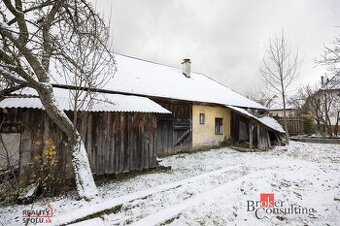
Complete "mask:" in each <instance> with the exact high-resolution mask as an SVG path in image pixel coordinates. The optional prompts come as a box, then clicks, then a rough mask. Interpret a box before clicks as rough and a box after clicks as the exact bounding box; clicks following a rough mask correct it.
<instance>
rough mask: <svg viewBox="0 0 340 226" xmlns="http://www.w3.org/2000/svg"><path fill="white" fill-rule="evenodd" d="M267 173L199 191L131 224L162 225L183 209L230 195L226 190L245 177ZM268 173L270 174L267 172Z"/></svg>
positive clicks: (138, 225) (135, 225)
mask: <svg viewBox="0 0 340 226" xmlns="http://www.w3.org/2000/svg"><path fill="white" fill-rule="evenodd" d="M264 174H266V173H263V172H256V173H249V174H247V175H245V176H242V177H239V178H237V179H235V180H233V181H229V182H227V183H224V184H222V185H219V186H217V187H215V188H213V189H209V190H207V191H205V192H202V193H199V194H197V195H195V196H194V197H192V198H188V199H185V200H184V201H182V202H180V203H178V204H176V205H173V206H170V207H168V208H165V209H163V210H161V211H159V212H157V213H155V214H151V215H148V216H146V217H144V218H142V219H140V220H138V221H136V222H133V223H132V224H129V225H130V226H145V225H148V226H153V225H161V224H162V223H165V222H166V221H168V220H171V219H173V218H176V217H177V216H178V215H180V214H181V213H182V212H183V211H185V210H187V209H189V208H191V207H193V206H195V205H198V204H200V203H202V202H206V201H209V200H211V198H214V197H218V196H221V195H230V194H226V193H225V191H227V190H229V189H231V188H233V187H235V185H236V184H238V183H240V182H242V181H243V180H244V179H247V178H250V177H254V176H257V175H261V176H263V175H264ZM267 174H269V173H268V172H267Z"/></svg>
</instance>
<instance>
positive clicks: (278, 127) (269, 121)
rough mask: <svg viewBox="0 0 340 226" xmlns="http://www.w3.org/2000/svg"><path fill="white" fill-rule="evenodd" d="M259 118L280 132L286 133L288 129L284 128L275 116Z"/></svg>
mask: <svg viewBox="0 0 340 226" xmlns="http://www.w3.org/2000/svg"><path fill="white" fill-rule="evenodd" d="M259 120H260V121H261V122H262V123H263V124H264V125H266V126H267V127H269V128H272V129H273V130H276V131H279V132H280V133H285V132H286V131H285V130H284V129H283V127H282V126H281V124H280V123H279V122H278V121H277V120H276V119H274V118H272V117H269V116H263V117H261V118H259Z"/></svg>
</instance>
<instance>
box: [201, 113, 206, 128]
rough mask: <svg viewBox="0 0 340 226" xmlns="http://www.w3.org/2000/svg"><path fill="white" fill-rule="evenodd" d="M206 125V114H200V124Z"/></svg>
mask: <svg viewBox="0 0 340 226" xmlns="http://www.w3.org/2000/svg"><path fill="white" fill-rule="evenodd" d="M204 123H205V114H204V113H200V124H202V125H203V124H204Z"/></svg>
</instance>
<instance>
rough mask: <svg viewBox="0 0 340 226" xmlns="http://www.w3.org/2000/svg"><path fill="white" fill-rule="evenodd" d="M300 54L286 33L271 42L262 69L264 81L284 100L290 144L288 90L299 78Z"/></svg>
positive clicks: (285, 120) (287, 135) (284, 119)
mask: <svg viewBox="0 0 340 226" xmlns="http://www.w3.org/2000/svg"><path fill="white" fill-rule="evenodd" d="M300 63H301V61H300V60H299V55H298V52H296V53H294V52H292V51H291V48H290V46H289V44H288V42H287V40H286V39H285V36H284V32H283V31H282V33H281V35H280V36H276V37H275V38H273V39H270V40H269V44H268V46H267V48H266V51H265V56H264V58H263V60H262V65H261V68H260V72H261V76H262V78H263V80H264V81H265V82H266V83H267V84H268V86H269V87H270V88H271V90H272V91H273V92H274V93H276V94H277V95H279V96H280V97H281V98H282V104H283V113H284V114H283V115H284V117H283V121H284V128H285V130H286V140H287V143H289V131H288V125H287V115H286V101H287V90H288V88H289V86H290V85H291V83H292V81H293V80H294V78H296V77H297V75H298V74H297V70H298V68H299V66H300Z"/></svg>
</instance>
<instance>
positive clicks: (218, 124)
mask: <svg viewBox="0 0 340 226" xmlns="http://www.w3.org/2000/svg"><path fill="white" fill-rule="evenodd" d="M215 134H216V135H222V134H223V118H215Z"/></svg>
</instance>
